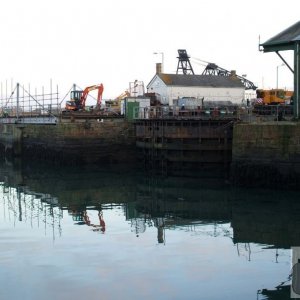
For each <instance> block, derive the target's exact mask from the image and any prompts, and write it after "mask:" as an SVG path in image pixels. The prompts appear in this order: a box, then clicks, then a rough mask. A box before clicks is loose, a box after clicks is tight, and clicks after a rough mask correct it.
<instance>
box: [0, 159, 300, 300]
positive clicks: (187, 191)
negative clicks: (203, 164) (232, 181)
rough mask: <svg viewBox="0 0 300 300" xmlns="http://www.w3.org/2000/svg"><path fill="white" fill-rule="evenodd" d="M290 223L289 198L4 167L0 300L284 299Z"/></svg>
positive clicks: (298, 214) (299, 210)
mask: <svg viewBox="0 0 300 300" xmlns="http://www.w3.org/2000/svg"><path fill="white" fill-rule="evenodd" d="M299 225H300V202H299V193H296V192H272V191H270V190H253V189H252V190H241V189H233V188H231V187H230V186H228V185H226V184H224V183H223V182H222V180H217V179H212V178H210V179H208V178H206V179H204V178H201V179H199V178H198V179H191V178H189V179H183V178H164V179H160V178H155V177H149V176H146V175H144V174H130V173H128V172H127V173H126V172H125V171H122V172H117V171H113V170H104V169H103V170H100V171H86V170H74V169H71V170H70V169H51V168H49V167H47V168H46V167H44V168H38V167H26V168H23V169H21V168H19V167H14V166H11V165H5V164H3V165H2V166H1V167H0V285H1V289H0V299H13V300H14V299H17V300H18V299H22V300H27V299H28V300H36V299H56V300H59V299H64V300H65V299H90V300H94V299H289V295H290V287H289V285H290V281H289V279H290V277H289V275H290V273H291V256H292V251H291V249H290V247H291V246H299V245H300V226H299ZM276 297H277V298H276Z"/></svg>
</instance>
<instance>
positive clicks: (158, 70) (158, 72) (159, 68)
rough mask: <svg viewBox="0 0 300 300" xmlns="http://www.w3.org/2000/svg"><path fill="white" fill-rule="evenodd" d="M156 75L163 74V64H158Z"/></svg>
mask: <svg viewBox="0 0 300 300" xmlns="http://www.w3.org/2000/svg"><path fill="white" fill-rule="evenodd" d="M156 74H161V63H156Z"/></svg>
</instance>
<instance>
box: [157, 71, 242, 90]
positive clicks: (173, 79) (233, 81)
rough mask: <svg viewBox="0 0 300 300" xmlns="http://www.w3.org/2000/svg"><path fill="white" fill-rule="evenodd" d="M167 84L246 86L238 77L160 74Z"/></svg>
mask: <svg viewBox="0 0 300 300" xmlns="http://www.w3.org/2000/svg"><path fill="white" fill-rule="evenodd" d="M158 76H159V77H160V78H161V80H162V81H163V82H164V83H165V84H166V85H173V86H197V87H199V86H202V87H203V86H205V87H227V88H244V85H243V84H242V83H241V81H240V80H239V79H238V78H236V77H231V76H214V75H183V74H158Z"/></svg>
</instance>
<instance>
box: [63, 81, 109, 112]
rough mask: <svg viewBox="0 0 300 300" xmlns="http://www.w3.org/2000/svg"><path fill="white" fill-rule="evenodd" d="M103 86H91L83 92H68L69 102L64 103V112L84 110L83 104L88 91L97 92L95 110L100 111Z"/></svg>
mask: <svg viewBox="0 0 300 300" xmlns="http://www.w3.org/2000/svg"><path fill="white" fill-rule="evenodd" d="M103 89H104V87H103V84H102V83H101V84H98V85H92V86H88V87H86V88H85V89H84V90H75V89H74V90H73V91H71V92H70V100H68V101H67V102H66V106H65V111H67V112H68V111H80V110H85V103H86V99H87V96H88V94H89V92H90V91H93V90H98V95H97V104H96V109H98V110H100V108H101V103H102V93H103Z"/></svg>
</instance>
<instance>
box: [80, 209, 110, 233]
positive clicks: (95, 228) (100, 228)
mask: <svg viewBox="0 0 300 300" xmlns="http://www.w3.org/2000/svg"><path fill="white" fill-rule="evenodd" d="M98 217H99V225H97V224H93V223H91V220H90V217H89V215H88V214H87V211H86V210H85V211H84V212H83V220H84V222H85V224H86V225H88V226H91V227H93V231H101V232H102V233H104V232H105V221H104V219H103V212H102V210H99V211H98Z"/></svg>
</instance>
